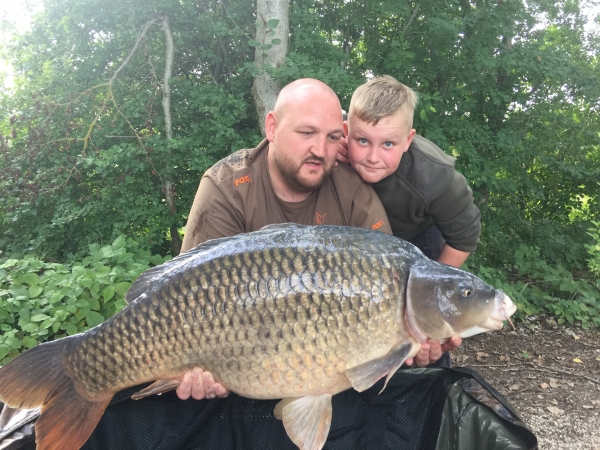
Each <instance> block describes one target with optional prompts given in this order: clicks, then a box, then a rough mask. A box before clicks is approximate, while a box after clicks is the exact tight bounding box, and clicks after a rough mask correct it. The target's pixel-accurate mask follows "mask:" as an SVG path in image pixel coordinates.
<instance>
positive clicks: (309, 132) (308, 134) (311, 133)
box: [300, 131, 313, 136]
mask: <svg viewBox="0 0 600 450" xmlns="http://www.w3.org/2000/svg"><path fill="white" fill-rule="evenodd" d="M300 134H302V135H304V136H312V135H313V132H312V131H301V132H300Z"/></svg>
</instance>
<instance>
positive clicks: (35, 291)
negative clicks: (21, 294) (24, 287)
mask: <svg viewBox="0 0 600 450" xmlns="http://www.w3.org/2000/svg"><path fill="white" fill-rule="evenodd" d="M43 290H44V288H43V287H41V286H31V287H30V288H29V297H30V298H35V297H37V296H38V295H40V294H41V293H42V291H43Z"/></svg>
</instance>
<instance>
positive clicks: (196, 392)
mask: <svg viewBox="0 0 600 450" xmlns="http://www.w3.org/2000/svg"><path fill="white" fill-rule="evenodd" d="M176 392H177V397H179V398H180V399H181V400H187V399H188V398H190V397H192V398H195V399H196V400H202V399H203V398H215V397H221V398H222V397H227V396H228V395H229V391H228V390H227V389H225V386H223V385H222V384H221V383H217V382H216V381H215V379H214V378H213V376H212V375H211V373H210V372H207V371H205V370H202V369H201V368H200V367H195V368H194V370H188V371H187V372H186V373H185V374H184V375H183V379H182V380H181V384H180V385H179V387H178V388H177V391H176Z"/></svg>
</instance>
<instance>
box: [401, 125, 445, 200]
mask: <svg viewBox="0 0 600 450" xmlns="http://www.w3.org/2000/svg"><path fill="white" fill-rule="evenodd" d="M455 161H456V160H455V158H454V157H452V156H450V155H447V154H446V153H444V151H443V150H442V149H441V148H439V147H438V146H437V145H435V144H434V143H433V142H431V141H430V140H428V139H425V138H424V137H422V136H418V135H415V137H414V138H413V141H412V143H411V144H410V147H409V149H408V151H407V152H406V153H405V154H404V156H402V159H401V160H400V166H399V167H398V170H396V173H395V175H396V176H397V177H399V178H401V179H403V180H404V182H406V183H408V184H409V185H411V186H412V188H413V189H414V190H416V191H417V192H419V193H420V194H421V195H422V196H423V197H424V198H426V199H431V198H437V197H438V196H440V195H441V194H442V193H443V192H444V190H445V189H446V187H447V186H448V184H449V183H450V182H451V181H452V180H453V179H454V177H455V175H456V170H455V168H454V164H455Z"/></svg>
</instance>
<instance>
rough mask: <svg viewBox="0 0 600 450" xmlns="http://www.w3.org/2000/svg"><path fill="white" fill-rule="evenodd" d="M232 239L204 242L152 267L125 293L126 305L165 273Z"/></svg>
mask: <svg viewBox="0 0 600 450" xmlns="http://www.w3.org/2000/svg"><path fill="white" fill-rule="evenodd" d="M231 239H232V238H219V239H211V240H210V241H206V242H204V243H203V244H200V245H198V246H196V247H194V248H192V249H189V250H188V251H187V252H184V253H181V254H180V255H177V256H176V257H175V258H173V259H171V260H169V261H167V262H164V263H162V264H160V265H159V266H156V267H153V268H152V269H148V270H146V271H145V272H144V273H142V274H141V275H140V276H139V277H137V279H136V280H135V282H134V283H133V285H132V286H131V287H130V288H129V290H128V291H127V294H126V295H125V301H126V302H127V303H131V302H132V301H134V300H135V299H136V298H138V297H139V296H140V295H142V294H143V293H144V292H146V291H147V290H148V289H150V287H151V286H152V285H153V284H154V283H155V282H156V281H158V280H160V279H161V278H162V277H164V276H165V275H166V274H167V273H169V272H172V271H174V270H176V269H178V268H179V267H181V266H182V265H183V264H186V263H188V262H189V261H191V260H192V259H194V258H196V257H198V256H200V254H201V253H204V252H208V251H209V250H211V249H213V248H215V247H216V246H218V245H220V244H222V243H224V242H225V241H228V240H231Z"/></svg>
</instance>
